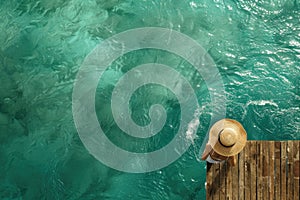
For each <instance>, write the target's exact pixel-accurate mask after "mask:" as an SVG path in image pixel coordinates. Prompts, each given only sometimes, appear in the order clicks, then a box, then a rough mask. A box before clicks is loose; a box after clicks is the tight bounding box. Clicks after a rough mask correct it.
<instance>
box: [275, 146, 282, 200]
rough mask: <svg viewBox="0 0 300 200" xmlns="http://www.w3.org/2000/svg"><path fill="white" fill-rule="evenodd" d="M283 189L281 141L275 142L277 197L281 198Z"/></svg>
mask: <svg viewBox="0 0 300 200" xmlns="http://www.w3.org/2000/svg"><path fill="white" fill-rule="evenodd" d="M280 189H281V142H279V141H276V142H275V199H276V200H281V198H280V195H281V193H280Z"/></svg>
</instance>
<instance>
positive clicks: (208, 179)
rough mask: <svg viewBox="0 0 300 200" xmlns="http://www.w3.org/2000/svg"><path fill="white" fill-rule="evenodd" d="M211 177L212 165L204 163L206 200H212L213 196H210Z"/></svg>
mask: <svg viewBox="0 0 300 200" xmlns="http://www.w3.org/2000/svg"><path fill="white" fill-rule="evenodd" d="M212 177H213V168H212V164H211V163H209V162H207V163H206V186H205V187H206V199H207V200H213V195H212V189H211V188H212V185H213V182H212Z"/></svg>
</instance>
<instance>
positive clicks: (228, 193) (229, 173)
mask: <svg viewBox="0 0 300 200" xmlns="http://www.w3.org/2000/svg"><path fill="white" fill-rule="evenodd" d="M225 166H226V171H227V172H226V195H225V197H226V198H225V199H232V181H233V180H232V166H230V165H229V163H228V162H226V165H225Z"/></svg>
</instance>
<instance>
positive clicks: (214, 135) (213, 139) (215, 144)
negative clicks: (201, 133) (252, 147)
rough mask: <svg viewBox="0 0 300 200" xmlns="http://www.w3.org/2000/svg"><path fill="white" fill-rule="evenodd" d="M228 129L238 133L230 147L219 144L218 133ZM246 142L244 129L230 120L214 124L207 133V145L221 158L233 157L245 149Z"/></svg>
mask: <svg viewBox="0 0 300 200" xmlns="http://www.w3.org/2000/svg"><path fill="white" fill-rule="evenodd" d="M228 127H230V128H233V129H234V130H236V131H237V133H238V138H237V142H236V143H235V144H234V145H233V146H231V147H226V146H223V145H222V144H221V143H220V142H219V133H220V131H221V130H223V129H224V128H228ZM246 142H247V133H246V131H245V129H244V128H243V126H242V125H241V124H240V123H239V122H237V121H235V120H232V119H222V120H220V121H218V122H216V123H215V124H214V125H213V126H212V127H211V129H210V132H209V140H208V143H209V144H210V145H211V146H212V148H213V150H214V151H215V152H216V153H218V154H219V155H222V156H233V155H236V154H238V153H240V152H241V151H242V150H243V148H244V147H245V145H246Z"/></svg>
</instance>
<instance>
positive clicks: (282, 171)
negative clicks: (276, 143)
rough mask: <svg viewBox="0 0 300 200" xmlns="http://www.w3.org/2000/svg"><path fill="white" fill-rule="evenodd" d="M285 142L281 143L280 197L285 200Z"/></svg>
mask: <svg viewBox="0 0 300 200" xmlns="http://www.w3.org/2000/svg"><path fill="white" fill-rule="evenodd" d="M286 146H287V145H286V143H285V142H282V143H281V194H280V196H281V199H282V200H286Z"/></svg>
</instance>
